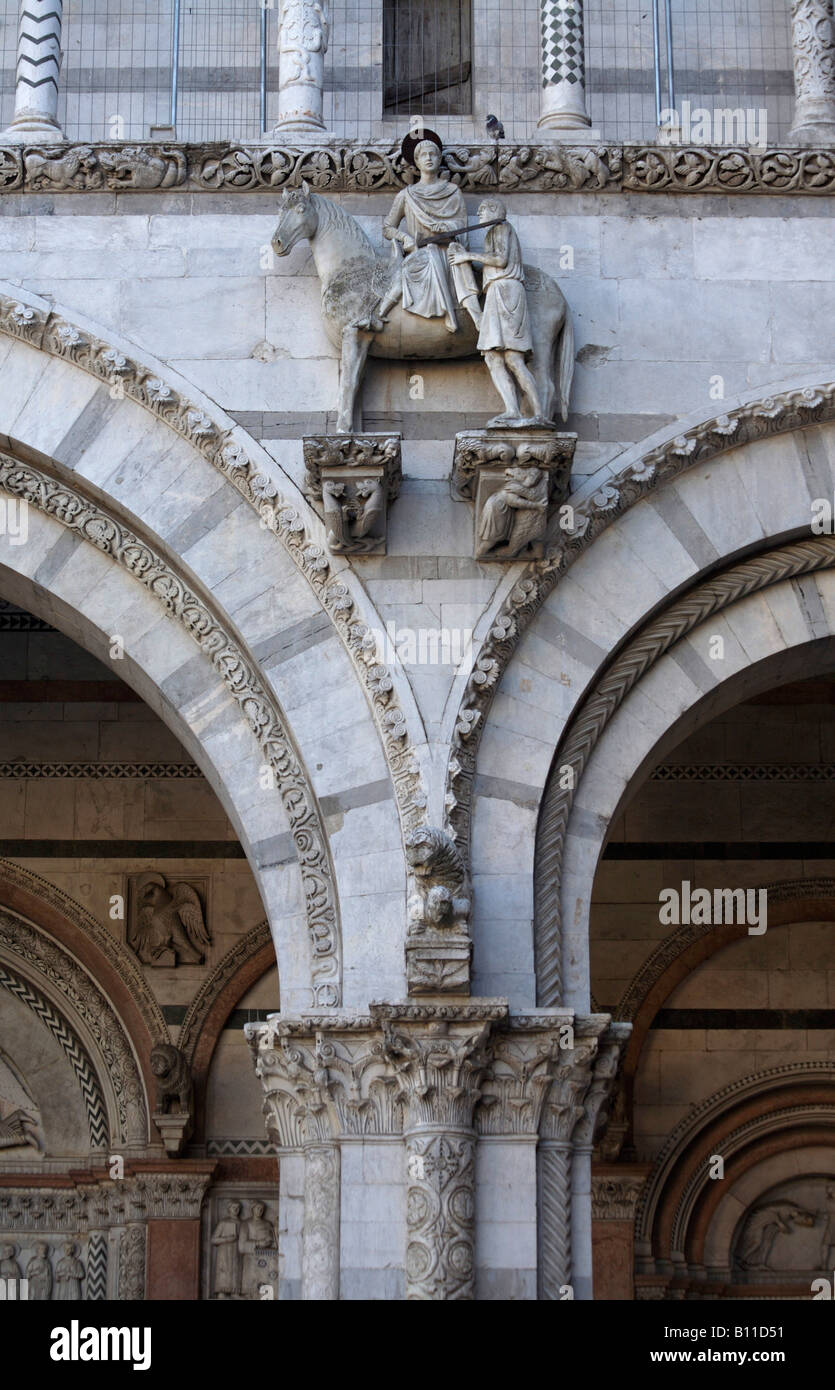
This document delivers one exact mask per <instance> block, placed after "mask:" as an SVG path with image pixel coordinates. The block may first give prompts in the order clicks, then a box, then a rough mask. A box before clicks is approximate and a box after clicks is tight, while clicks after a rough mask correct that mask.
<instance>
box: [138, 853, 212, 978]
mask: <svg viewBox="0 0 835 1390" xmlns="http://www.w3.org/2000/svg"><path fill="white" fill-rule="evenodd" d="M138 898H139V910H138V912H137V920H136V924H135V926H134V928H133V930H132V932H131V933H130V935H129V938H128V944H129V945H130V946H132V947H133V949H134V950H135V951H136V954H137V955H138V956H139V959H140V960H141V961H142V962H143V963H144V964H145V965H159V964H160V963H162V964H168V963H169V961H166V960H164V959H163V958H164V957H165V956H166V954H167V953H170V954H173V955H174V957H175V959H176V961H177V963H181V962H182V963H184V964H186V965H202V964H203V962H204V960H205V959H206V950H207V949H208V947H209V945H210V938H209V934H208V932H207V930H206V924H205V922H204V920H203V908H202V907H201V905H200V899H199V898H198V896H197V893H196V892H195V890H194V889H193V888H192V886H191V884H190V883H172V885H171V887H170V888H169V887H168V884H167V882H166V880H165V879H164V878H163V876H162V874H143V875H142V878H141V879H140V880H139V885H138Z"/></svg>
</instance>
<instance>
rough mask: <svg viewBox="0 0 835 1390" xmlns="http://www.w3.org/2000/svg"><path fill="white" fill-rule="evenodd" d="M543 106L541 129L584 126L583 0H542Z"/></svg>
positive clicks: (586, 119)
mask: <svg viewBox="0 0 835 1390" xmlns="http://www.w3.org/2000/svg"><path fill="white" fill-rule="evenodd" d="M540 32H541V45H542V48H541V53H542V106H541V115H540V117H539V129H540V130H551V131H555V132H562V131H572V130H577V131H581V130H585V129H587V128H588V127H589V126H590V125H591V118H590V116H589V114H588V112H587V110H586V59H585V52H584V48H583V0H540Z"/></svg>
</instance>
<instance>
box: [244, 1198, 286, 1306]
mask: <svg viewBox="0 0 835 1390" xmlns="http://www.w3.org/2000/svg"><path fill="white" fill-rule="evenodd" d="M266 1210H267V1208H266V1204H265V1203H264V1202H253V1203H252V1212H251V1214H250V1216H249V1218H248V1219H247V1220H245V1221H242V1222H241V1234H240V1242H239V1244H240V1249H241V1253H242V1255H243V1270H242V1274H241V1292H242V1294H243V1296H244V1298H250V1299H251V1298H260V1297H261V1286H262V1284H272V1283H273V1282H274V1279H275V1276H276V1272H277V1268H278V1241H277V1239H276V1234H275V1227H274V1226H273V1223H272V1222H271V1221H268V1220H267V1218H266V1216H265V1214H264V1213H265V1212H266Z"/></svg>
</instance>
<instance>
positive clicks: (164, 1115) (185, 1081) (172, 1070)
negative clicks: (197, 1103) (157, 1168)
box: [151, 1043, 194, 1158]
mask: <svg viewBox="0 0 835 1390" xmlns="http://www.w3.org/2000/svg"><path fill="white" fill-rule="evenodd" d="M151 1071H152V1072H153V1073H154V1076H155V1077H156V1079H157V1098H156V1110H155V1111H154V1124H155V1125H156V1127H157V1129H158V1130H159V1132H160V1134H161V1135H162V1141H163V1144H164V1145H165V1151H166V1153H167V1154H168V1156H169V1157H170V1158H177V1157H178V1156H179V1155H180V1154H181V1153H182V1151H183V1148H184V1147H185V1144H186V1142H187V1140H188V1139H190V1138H191V1132H192V1123H193V1118H194V1090H193V1086H192V1081H191V1068H190V1067H189V1064H188V1062H187V1060H186V1057H185V1055H184V1054H183V1053H182V1052H181V1051H180V1049H179V1048H178V1047H174V1045H173V1044H172V1043H158V1044H157V1046H156V1047H154V1048H153V1049H152V1050H151ZM175 1103H176V1110H175V1108H174V1106H175Z"/></svg>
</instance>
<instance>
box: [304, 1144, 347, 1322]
mask: <svg viewBox="0 0 835 1390" xmlns="http://www.w3.org/2000/svg"><path fill="white" fill-rule="evenodd" d="M340 1188H341V1184H340V1153H339V1146H338V1144H323V1143H317V1142H315V1141H314V1142H313V1143H310V1144H306V1145H305V1149H304V1226H303V1229H302V1298H303V1299H313V1300H318V1301H320V1302H331V1301H336V1300H337V1299H338V1298H339V1208H340Z"/></svg>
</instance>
